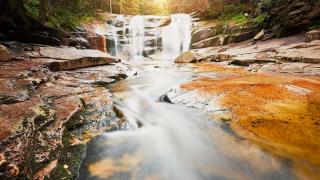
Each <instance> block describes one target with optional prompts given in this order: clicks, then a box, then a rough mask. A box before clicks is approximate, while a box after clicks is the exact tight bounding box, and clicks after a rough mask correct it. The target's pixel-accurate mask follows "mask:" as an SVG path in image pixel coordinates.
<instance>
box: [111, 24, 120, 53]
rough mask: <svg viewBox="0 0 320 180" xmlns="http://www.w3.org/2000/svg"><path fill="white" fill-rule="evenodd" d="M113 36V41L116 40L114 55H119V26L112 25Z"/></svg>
mask: <svg viewBox="0 0 320 180" xmlns="http://www.w3.org/2000/svg"><path fill="white" fill-rule="evenodd" d="M112 34H113V35H112V36H113V41H114V53H115V54H114V55H115V56H116V57H118V55H119V50H118V47H119V46H118V44H119V38H118V35H117V28H116V27H114V26H112Z"/></svg>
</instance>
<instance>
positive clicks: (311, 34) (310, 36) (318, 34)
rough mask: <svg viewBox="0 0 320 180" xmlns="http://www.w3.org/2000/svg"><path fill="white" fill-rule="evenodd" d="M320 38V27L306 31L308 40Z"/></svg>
mask: <svg viewBox="0 0 320 180" xmlns="http://www.w3.org/2000/svg"><path fill="white" fill-rule="evenodd" d="M313 40H320V29H317V30H313V31H309V32H307V33H306V41H307V42H311V41H313Z"/></svg>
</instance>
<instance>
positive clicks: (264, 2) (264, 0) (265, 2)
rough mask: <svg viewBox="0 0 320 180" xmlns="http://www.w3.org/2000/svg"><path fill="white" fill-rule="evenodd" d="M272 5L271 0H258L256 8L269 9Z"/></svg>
mask: <svg viewBox="0 0 320 180" xmlns="http://www.w3.org/2000/svg"><path fill="white" fill-rule="evenodd" d="M271 7H272V0H260V2H259V3H258V9H270V8H271Z"/></svg>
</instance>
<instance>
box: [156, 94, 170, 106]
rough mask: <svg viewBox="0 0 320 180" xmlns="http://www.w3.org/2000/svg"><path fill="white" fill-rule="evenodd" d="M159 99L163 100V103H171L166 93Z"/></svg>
mask: <svg viewBox="0 0 320 180" xmlns="http://www.w3.org/2000/svg"><path fill="white" fill-rule="evenodd" d="M159 101H160V102H165V103H169V104H173V103H172V102H171V100H170V98H169V96H168V95H163V96H161V97H160V98H159Z"/></svg>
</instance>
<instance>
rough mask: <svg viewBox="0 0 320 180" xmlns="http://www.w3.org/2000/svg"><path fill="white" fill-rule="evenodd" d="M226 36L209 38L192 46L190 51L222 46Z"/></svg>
mask: <svg viewBox="0 0 320 180" xmlns="http://www.w3.org/2000/svg"><path fill="white" fill-rule="evenodd" d="M227 37H228V36H227V35H219V36H215V37H211V38H208V39H204V40H202V41H200V42H197V43H195V44H192V46H191V47H192V49H199V48H206V47H211V46H222V45H224V44H225V43H226V38H227Z"/></svg>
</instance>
